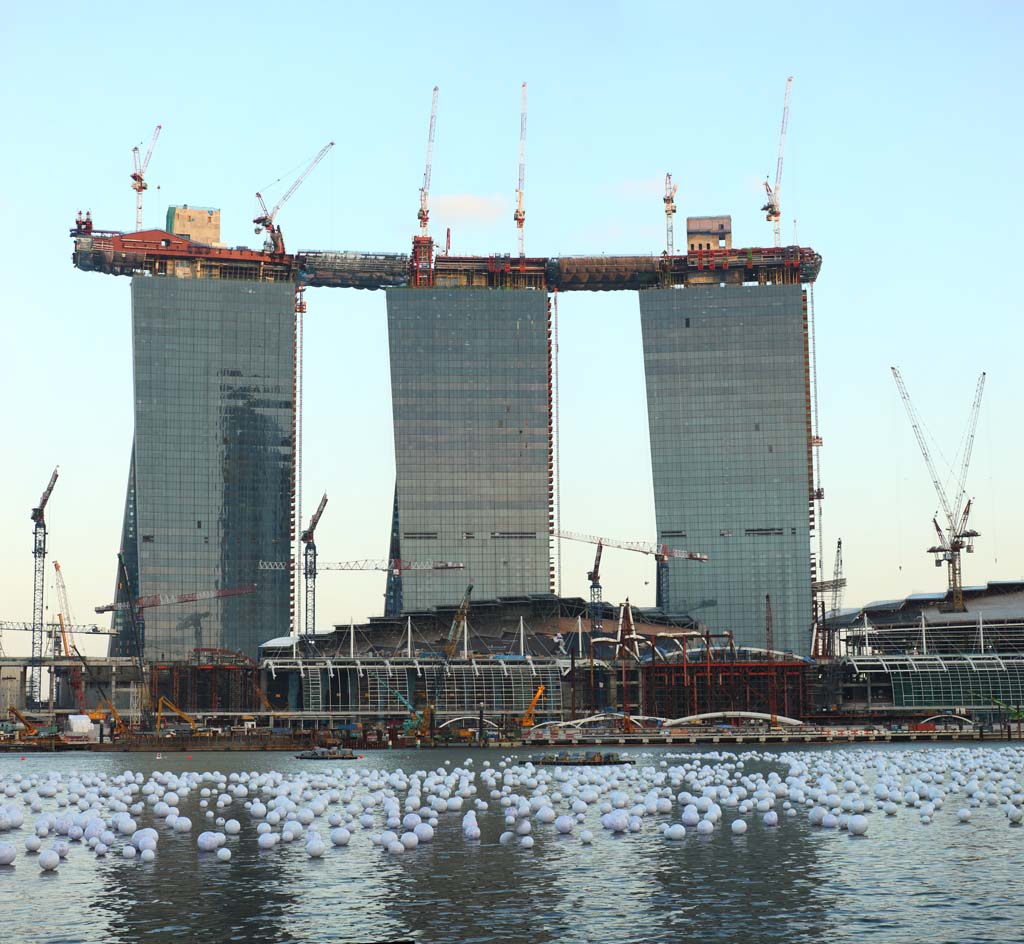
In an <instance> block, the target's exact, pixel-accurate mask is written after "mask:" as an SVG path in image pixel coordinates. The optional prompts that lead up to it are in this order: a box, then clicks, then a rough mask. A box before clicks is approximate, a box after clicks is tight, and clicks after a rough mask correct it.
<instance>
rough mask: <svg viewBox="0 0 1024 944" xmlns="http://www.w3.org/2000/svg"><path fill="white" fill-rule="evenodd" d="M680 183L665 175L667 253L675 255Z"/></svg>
mask: <svg viewBox="0 0 1024 944" xmlns="http://www.w3.org/2000/svg"><path fill="white" fill-rule="evenodd" d="M678 190H679V185H678V184H674V183H672V175H671V174H666V175H665V196H664V197H662V200H663V201H664V203H665V254H666V255H669V256H674V255H675V253H676V237H675V223H674V217H675V215H676V191H678Z"/></svg>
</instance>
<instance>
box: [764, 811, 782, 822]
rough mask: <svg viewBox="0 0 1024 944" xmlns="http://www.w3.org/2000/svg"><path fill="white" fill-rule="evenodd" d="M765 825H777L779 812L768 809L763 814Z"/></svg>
mask: <svg viewBox="0 0 1024 944" xmlns="http://www.w3.org/2000/svg"><path fill="white" fill-rule="evenodd" d="M764 824H765V826H778V825H779V814H778V813H776V812H775V810H769V811H768V812H767V813H765V814H764Z"/></svg>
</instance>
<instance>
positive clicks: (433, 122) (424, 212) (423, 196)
mask: <svg viewBox="0 0 1024 944" xmlns="http://www.w3.org/2000/svg"><path fill="white" fill-rule="evenodd" d="M436 129H437V86H436V85H435V86H434V95H433V98H432V99H431V102H430V130H429V131H428V132H427V165H426V167H425V168H424V171H423V186H422V187H420V209H419V212H418V213H417V214H416V218H417V219H418V220H419V221H420V236H427V235H428V233H427V224H428V223H429V222H430V205H429V204H430V172H431V170H432V169H433V166H434V132H435V130H436Z"/></svg>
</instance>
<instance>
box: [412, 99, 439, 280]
mask: <svg viewBox="0 0 1024 944" xmlns="http://www.w3.org/2000/svg"><path fill="white" fill-rule="evenodd" d="M436 128H437V86H436V85H435V86H434V95H433V98H432V99H431V104H430V129H429V130H428V132H427V164H426V168H425V169H424V171H423V186H422V187H420V208H419V212H418V213H417V214H416V218H417V219H418V220H419V222H420V232H419V235H418V236H413V238H412V259H411V262H410V266H411V268H410V275H411V282H412V284H413V285H414V286H430V285H433V284H434V240H433V239H431V237H430V236H429V234H428V232H427V228H428V223H429V222H430V173H431V170H432V169H433V165H434V131H435V130H436Z"/></svg>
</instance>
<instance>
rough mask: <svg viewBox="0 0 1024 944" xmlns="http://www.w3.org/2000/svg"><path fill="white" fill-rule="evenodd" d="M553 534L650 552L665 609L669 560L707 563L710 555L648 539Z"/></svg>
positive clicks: (645, 552)
mask: <svg viewBox="0 0 1024 944" xmlns="http://www.w3.org/2000/svg"><path fill="white" fill-rule="evenodd" d="M552 535H553V536H554V537H556V538H559V539H560V540H568V541H582V542H583V543H585V544H602V545H604V546H605V547H617V548H619V549H620V550H623V551H635V552H637V553H638V554H649V555H651V556H652V557H654V559H655V561H656V562H657V566H658V571H657V604H658V606H660V607H662V608H663V609H664V608H666V607H667V606H668V580H669V577H668V562H669V560H673V559H679V560H691V561H700V562H702V563H707V560H708V555H707V554H702V553H700V552H699V551H685V550H683V549H682V548H678V547H669V546H668V545H667V544H650V543H648V542H646V541H616V540H614V539H612V538H599V537H595V536H594V535H592V534H577V533H576V532H574V531H558V530H556V531H553V532H552Z"/></svg>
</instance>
